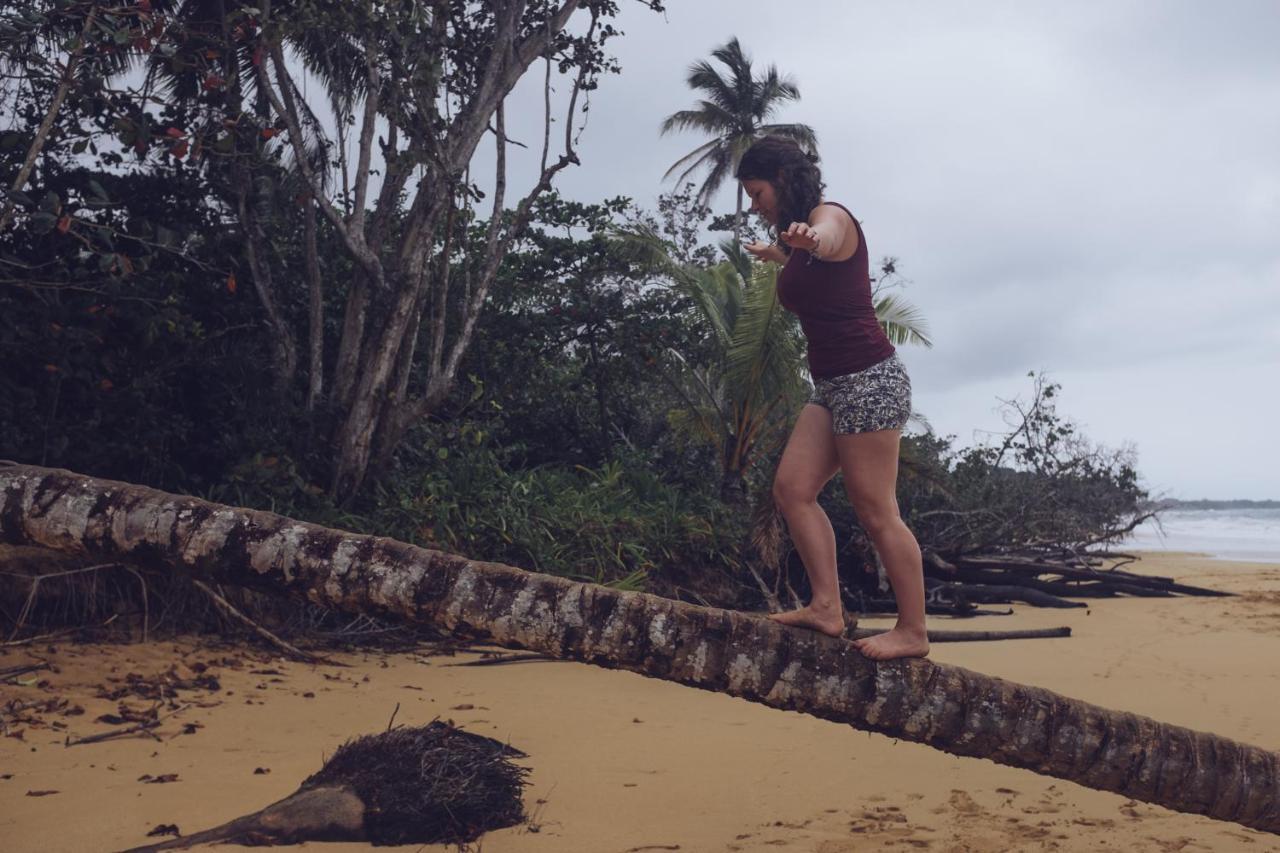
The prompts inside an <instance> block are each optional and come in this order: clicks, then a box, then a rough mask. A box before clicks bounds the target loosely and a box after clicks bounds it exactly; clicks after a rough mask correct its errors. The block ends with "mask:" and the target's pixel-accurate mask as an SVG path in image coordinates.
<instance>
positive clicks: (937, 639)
mask: <svg viewBox="0 0 1280 853" xmlns="http://www.w3.org/2000/svg"><path fill="white" fill-rule="evenodd" d="M888 631H889V629H888V628H859V629H857V630H856V631H854V632H853V633H852V634H851V635H850V636H849V639H851V640H861V639H862V638H864V637H874V636H875V635H876V634H885V633H888ZM928 634H929V642H931V643H968V642H975V641H987V640H1041V639H1048V638H1051V637H1070V636H1071V629H1070V628H1068V627H1065V626H1064V627H1061V628H1026V629H1023V630H1021V631H947V630H939V631H933V630H931V631H929V632H928Z"/></svg>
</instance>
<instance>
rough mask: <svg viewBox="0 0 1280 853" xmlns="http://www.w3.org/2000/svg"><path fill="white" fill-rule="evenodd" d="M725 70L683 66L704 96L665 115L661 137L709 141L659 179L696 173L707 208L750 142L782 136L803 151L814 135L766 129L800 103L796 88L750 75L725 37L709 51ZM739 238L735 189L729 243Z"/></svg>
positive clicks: (789, 127)
mask: <svg viewBox="0 0 1280 853" xmlns="http://www.w3.org/2000/svg"><path fill="white" fill-rule="evenodd" d="M711 56H712V58H714V59H718V60H719V61H720V62H721V63H723V64H724V65H725V66H726V67H727V69H728V76H727V77H726V76H724V75H722V74H721V73H720V72H719V71H717V70H716V69H715V67H713V66H712V64H711V63H710V62H708V61H707V60H705V59H704V60H701V61H699V62H695V63H694V64H693V65H691V66H689V76H688V77H687V78H686V82H687V83H688V84H689V88H691V89H693V90H694V91H695V92H701V93H702V94H703V95H704V97H703V99H702V100H700V101H698V103H697V106H695V107H694V108H693V109H689V110H681V111H679V112H677V113H672V114H671V115H669V116H667V118H666V120H664V121H663V122H662V133H663V135H666V134H668V133H670V132H672V131H675V130H696V131H699V132H701V133H705V134H708V135H709V136H711V139H710V140H709V141H707V142H705V143H703V144H702V145H699V146H698V147H697V148H695V149H693V150H692V151H690V152H689V153H688V154H686V155H685V156H683V157H681V158H680V159H679V160H677V161H676V162H675V163H673V164H672V165H671V168H670V169H668V170H667V173H666V174H665V175H663V179H664V180H665V179H666V178H669V177H671V175H672V174H673V173H675V172H677V171H679V172H680V175H679V177H678V178H677V179H676V182H677V183H681V182H683V181H684V180H685V179H686V178H687V177H688V176H689V175H691V174H693V173H694V172H696V171H698V170H699V169H703V168H705V169H707V170H708V172H707V176H706V178H705V179H704V180H703V182H702V187H701V188H700V189H699V191H698V201H699V202H700V203H702V204H707V203H708V202H709V201H710V199H711V196H712V195H714V194H715V192H716V190H718V189H720V187H721V185H722V184H724V182H725V180H726V179H727V178H731V177H732V176H733V173H734V171H735V170H736V169H737V167H738V161H739V160H740V159H742V155H743V153H744V152H746V150H747V148H749V147H750V146H751V143H753V142H755V141H756V140H757V139H759V138H760V137H762V136H767V135H769V134H777V135H780V136H788V137H790V138H792V139H794V140H796V142H798V143H800V145H801V147H803V148H804V149H805V150H807V151H813V150H814V149H815V148H816V147H817V136H816V135H815V134H814V132H813V128H811V127H809V126H808V125H806V124H766V123H765V122H766V121H767V120H768V119H769V118H770V117H771V116H772V115H773V114H774V112H776V111H777V109H778V108H779V107H780V106H781V105H782V104H783V103H784V102H786V101H797V100H799V99H800V89H799V88H798V87H797V86H796V84H795V82H794V81H793V80H792V79H791V78H790V77H780V76H779V75H778V69H777V66H774V65H770V66H769V67H768V68H767V69H765V72H764V76H762V77H756V76H754V75H753V74H752V69H751V58H750V57H749V56H747V55H746V54H744V53H743V52H742V45H741V44H739V43H738V39H737V38H736V37H735V38H731V39H729V42H728V43H727V44H725V45H723V46H722V47H718V48H716V49H715V50H713V51H712V52H711ZM741 236H742V187H741V186H739V187H738V205H737V209H736V212H735V213H734V219H733V239H734V242H735V243H736V242H738V240H739V239H740V238H741Z"/></svg>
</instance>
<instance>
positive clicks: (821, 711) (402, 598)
mask: <svg viewBox="0 0 1280 853" xmlns="http://www.w3.org/2000/svg"><path fill="white" fill-rule="evenodd" d="M0 541H4V542H7V543H11V544H15V545H39V546H42V547H46V548H51V549H54V550H58V551H63V552H67V553H75V554H83V555H92V556H93V557H94V558H95V559H110V560H119V561H125V562H133V563H138V564H143V565H148V566H152V567H156V568H167V569H170V570H173V571H178V572H183V573H187V574H189V575H191V576H192V577H196V578H200V579H214V580H218V581H222V582H225V583H233V584H239V585H241V586H245V587H250V588H254V589H260V590H265V591H270V592H276V593H287V594H291V595H295V596H298V597H302V598H306V599H308V600H310V601H313V602H316V603H318V604H322V605H324V606H328V607H333V608H335V609H340V610H344V611H348V612H352V613H370V614H376V615H380V616H390V617H394V618H398V619H404V620H407V621H413V622H429V623H432V624H435V625H438V626H441V627H444V628H446V629H452V630H455V631H460V632H465V633H468V634H471V635H473V636H477V637H481V638H484V639H487V640H490V641H492V642H494V643H496V644H498V645H502V646H506V647H509V648H524V649H532V650H535V651H540V652H544V653H546V654H551V655H554V656H556V657H560V658H566V659H572V660H578V661H583V662H586V663H591V664H596V665H598V666H604V667H610V668H616V669H625V670H630V671H632V672H638V673H641V674H643V675H648V676H651V677H654V678H662V679H666V680H668V681H675V682H678V683H680V684H686V685H689V686H692V687H698V688H701V689H704V690H712V691H716V692H719V693H725V694H728V695H731V696H738V697H741V698H744V699H748V700H750V701H753V702H759V703H761V704H765V705H769V706H770V707H774V708H782V709H787V710H794V711H801V712H803V713H807V714H812V715H813V716H816V717H821V718H824V719H829V720H834V721H837V722H843V723H847V724H849V725H852V726H854V727H856V728H860V729H866V730H869V731H875V732H881V733H883V734H886V735H890V736H893V737H897V738H902V739H904V740H911V741H915V742H918V743H925V744H928V745H930V746H932V747H934V748H936V749H940V750H943V751H945V752H949V753H952V754H955V755H964V756H974V757H979V758H988V759H990V760H992V761H995V762H997V763H1000V764H1007V765H1010V766H1013V767H1022V768H1025V769H1028V770H1032V771H1035V772H1037V773H1041V774H1044V775H1048V776H1055V777H1057V778H1061V779H1067V780H1069V781H1073V782H1077V783H1079V784H1081V785H1085V786H1087V787H1090V788H1096V789H1098V790H1103V791H1114V792H1115V793H1118V794H1122V795H1124V796H1128V797H1132V798H1134V799H1138V800H1144V801H1147V802H1151V803H1156V804H1158V805H1162V806H1165V807H1167V808H1170V809H1175V810H1178V811H1184V812H1192V813H1195V814H1203V815H1208V816H1210V817H1213V818H1217V819H1220V820H1229V821H1234V822H1236V823H1240V824H1243V825H1245V826H1250V827H1254V828H1256V829H1260V830H1264V831H1267V832H1273V833H1280V753H1275V752H1271V751H1268V750H1264V749H1261V748H1259V747H1256V746H1250V745H1247V744H1242V743H1239V742H1236V741H1233V740H1229V739H1227V738H1224V737H1219V736H1217V735H1213V734H1208V733H1204V732H1197V731H1192V730H1191V729H1186V728H1183V727H1181V726H1173V725H1168V724H1165V723H1160V722H1157V721H1156V720H1153V719H1150V718H1148V717H1143V716H1139V715H1137V714H1131V713H1126V712H1123V711H1111V710H1107V709H1105V708H1100V707H1098V706H1095V705H1090V704H1088V703H1085V702H1080V701H1077V700H1074V699H1068V698H1066V697H1064V696H1059V695H1058V694H1056V693H1053V692H1051V691H1048V690H1043V689H1040V688H1036V687H1028V686H1025V685H1021V684H1015V683H1012V682H1009V681H1004V680H1002V679H999V678H992V677H990V676H985V675H981V674H979V673H976V672H970V671H969V670H966V669H962V668H960V667H954V666H945V665H941V664H936V663H932V662H930V661H927V660H897V661H888V662H883V663H876V662H874V661H871V660H868V659H866V658H864V657H863V656H862V655H860V654H858V652H857V651H856V650H855V649H854V648H853V647H852V645H850V644H849V643H848V642H846V641H844V640H840V639H835V638H831V637H827V636H824V635H821V634H817V633H815V632H811V631H804V630H801V629H796V628H788V627H786V626H782V625H778V624H776V623H774V622H772V621H770V620H767V619H762V618H759V617H757V616H755V615H752V614H748V613H739V612H733V611H728V610H721V609H718V608H705V607H696V606H693V605H689V604H685V603H683V602H678V601H672V600H669V599H663V598H659V597H657V596H653V595H647V594H643V593H634V592H622V591H619V590H614V589H609V588H607V587H603V586H597V585H594V584H583V583H575V582H573V581H569V580H566V579H564V578H559V577H553V576H550V575H540V574H533V573H530V572H524V571H520V570H519V569H514V568H511V567H509V566H504V565H500V564H497V563H487V562H483V561H479V560H468V559H466V558H464V557H460V556H457V555H453V554H446V553H443V552H440V551H432V550H427V549H423V548H417V547H414V546H411V545H406V544H404V543H401V542H396V541H394V540H391V539H385V538H380V537H376V536H362V535H354V534H350V533H343V532H341V531H337V530H329V529H327V528H323V527H319V526H317V525H313V524H306V523H303V522H299V521H294V520H291V519H288V518H284V517H282V516H278V515H274V514H272V513H267V512H260V511H253V510H246V509H238V508H234V507H228V506H221V505H218V504H212V503H209V502H207V501H202V500H199V499H197V498H191V497H181V496H178V495H171V494H166V493H164V492H159V491H156V490H153V489H149V488H145V487H141V486H133V485H129V484H126V483H118V482H112V481H107V480H98V479H93V478H89V477H84V476H81V475H78V474H73V473H71V472H68V471H59V470H51V469H47V468H37V467H34V466H24V465H9V466H4V467H0Z"/></svg>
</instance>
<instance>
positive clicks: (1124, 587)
mask: <svg viewBox="0 0 1280 853" xmlns="http://www.w3.org/2000/svg"><path fill="white" fill-rule="evenodd" d="M1101 564H1102V561H1101V560H1100V559H1094V558H1093V557H1092V556H1090V555H1082V556H1067V557H1056V558H1050V557H1045V556H1004V555H969V556H964V557H960V558H952V559H947V558H945V557H943V556H942V555H940V554H938V553H936V552H933V551H929V552H926V555H925V577H926V585H927V586H928V587H929V593H930V601H931V603H934V604H935V605H936V606H937V607H938V608H939V609H943V608H945V607H946V606H948V605H949V606H951V607H953V608H954V609H955V611H956V615H963V612H964V610H965V609H966V608H967V607H969V606H971V605H970V602H978V603H992V602H1002V603H1003V602H1012V601H1021V602H1024V603H1026V604H1030V605H1033V606H1035V607H1085V606H1087V604H1086V603H1084V602H1077V601H1071V600H1070V599H1073V598H1085V599H1092V598H1115V597H1119V596H1132V597H1136V598H1171V597H1173V596H1177V595H1190V596H1229V595H1231V593H1229V592H1222V591H1220V590H1216V589H1206V588H1204V587H1198V586H1191V585H1189V584H1182V583H1177V582H1176V581H1174V580H1173V579H1171V578H1165V577H1156V576H1152V575H1140V574H1136V573H1134V572H1128V571H1124V570H1122V569H1119V568H1112V569H1100V568H1099V566H1100V565H1101Z"/></svg>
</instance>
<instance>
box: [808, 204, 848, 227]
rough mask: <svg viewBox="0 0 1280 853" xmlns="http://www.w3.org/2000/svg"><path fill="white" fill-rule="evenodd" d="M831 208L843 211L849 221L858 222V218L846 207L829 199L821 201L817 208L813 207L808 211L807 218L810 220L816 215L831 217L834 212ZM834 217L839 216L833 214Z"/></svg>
mask: <svg viewBox="0 0 1280 853" xmlns="http://www.w3.org/2000/svg"><path fill="white" fill-rule="evenodd" d="M832 208H835V209H837V210H843V211H844V212H845V215H846V216H848V217H849V219H852V220H853V221H854V222H857V221H858V217H856V216H854V215H853V211H851V210H850V209H849V208H848V207H846V206H845V205H843V204H841V203H840V202H838V201H831V200H829V199H823V200H822V201H820V202H818V206H817V207H815V208H814V209H813V210H811V211H809V217H810V218H812V217H814V216H816V215H831V214H832V213H833V212H834V211H832ZM835 215H836V216H839V214H835Z"/></svg>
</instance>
